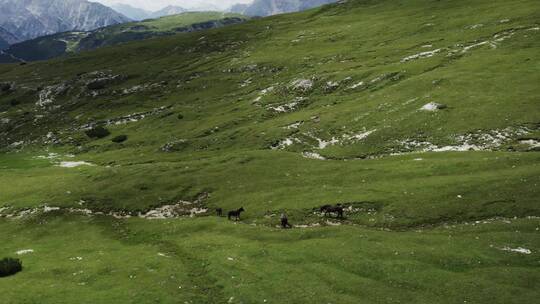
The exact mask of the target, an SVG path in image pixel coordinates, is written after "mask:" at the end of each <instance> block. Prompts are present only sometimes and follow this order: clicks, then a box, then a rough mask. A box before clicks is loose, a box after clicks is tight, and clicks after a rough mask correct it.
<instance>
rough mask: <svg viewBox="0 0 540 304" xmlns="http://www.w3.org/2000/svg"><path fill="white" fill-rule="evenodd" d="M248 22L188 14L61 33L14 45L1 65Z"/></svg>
mask: <svg viewBox="0 0 540 304" xmlns="http://www.w3.org/2000/svg"><path fill="white" fill-rule="evenodd" d="M248 19H249V18H248V17H244V16H242V15H239V14H233V13H223V12H186V13H182V14H178V15H173V16H166V17H161V18H157V19H146V20H144V21H139V22H127V23H123V24H116V25H111V26H108V27H103V28H99V29H96V30H93V31H88V32H85V31H72V32H62V33H57V34H53V35H48V36H43V37H38V38H35V39H31V40H27V41H23V42H20V43H16V44H13V45H11V46H9V48H7V49H4V50H3V51H2V53H0V63H8V62H17V61H37V60H46V59H51V58H54V57H59V56H62V55H65V54H72V53H77V52H80V51H88V50H93V49H96V48H100V47H103V46H111V45H117V44H121V43H126V42H131V41H136V40H143V39H148V38H153V37H159V36H169V35H174V34H178V33H185V32H194V31H200V30H206V29H210V28H216V27H222V26H225V25H231V24H237V23H242V22H244V21H246V20H248Z"/></svg>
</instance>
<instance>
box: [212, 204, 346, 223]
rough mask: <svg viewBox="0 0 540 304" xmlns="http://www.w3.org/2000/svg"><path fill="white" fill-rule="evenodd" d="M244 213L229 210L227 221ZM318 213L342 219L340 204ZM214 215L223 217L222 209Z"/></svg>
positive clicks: (239, 210)
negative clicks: (333, 215)
mask: <svg viewBox="0 0 540 304" xmlns="http://www.w3.org/2000/svg"><path fill="white" fill-rule="evenodd" d="M244 211H246V210H245V209H244V207H240V208H239V209H236V210H231V211H229V212H228V213H227V218H228V219H229V220H231V219H234V220H235V221H239V220H240V214H241V213H242V212H244ZM319 211H320V213H322V214H324V216H328V215H330V214H335V215H336V217H337V218H340V219H343V207H342V206H341V204H337V205H324V206H321V207H320V208H319ZM216 215H217V216H223V209H222V208H217V209H216Z"/></svg>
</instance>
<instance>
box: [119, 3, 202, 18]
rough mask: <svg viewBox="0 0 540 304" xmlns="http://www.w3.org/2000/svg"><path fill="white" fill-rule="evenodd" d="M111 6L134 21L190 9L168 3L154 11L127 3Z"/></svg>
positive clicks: (176, 13)
mask: <svg viewBox="0 0 540 304" xmlns="http://www.w3.org/2000/svg"><path fill="white" fill-rule="evenodd" d="M111 8H112V9H114V10H115V11H117V12H118V13H120V14H122V15H124V16H126V17H128V18H130V19H132V20H136V21H140V20H144V19H153V18H159V17H164V16H171V15H178V14H181V13H185V12H188V11H191V10H188V9H185V8H183V7H180V6H174V5H169V6H167V7H164V8H162V9H160V10H159V11H155V12H151V11H147V10H144V9H142V8H137V7H133V6H131V5H129V4H114V5H111Z"/></svg>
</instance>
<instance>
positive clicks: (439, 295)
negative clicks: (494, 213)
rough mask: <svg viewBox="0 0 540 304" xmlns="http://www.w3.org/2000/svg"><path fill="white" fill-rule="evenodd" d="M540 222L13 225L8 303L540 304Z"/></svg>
mask: <svg viewBox="0 0 540 304" xmlns="http://www.w3.org/2000/svg"><path fill="white" fill-rule="evenodd" d="M539 227H540V219H538V218H529V219H526V218H524V219H511V220H496V221H490V222H485V223H483V222H481V221H480V222H478V223H469V224H458V225H452V226H437V227H433V228H429V229H411V230H407V231H401V232H397V231H384V230H379V229H368V228H364V227H353V226H341V227H318V228H309V229H292V230H286V231H285V230H279V229H273V228H269V227H261V226H251V225H246V224H242V223H238V224H233V223H230V222H227V221H226V220H225V219H219V218H214V217H207V218H197V219H177V220H154V221H148V220H142V219H130V220H119V219H113V218H111V217H95V218H93V217H84V216H65V215H64V216H62V215H58V214H56V215H54V214H49V215H43V216H39V217H36V218H32V219H28V220H1V221H0V228H1V230H2V232H3V238H4V241H3V244H4V245H3V246H2V248H1V250H0V254H1V255H14V254H15V253H16V252H18V251H19V253H20V254H21V255H20V256H19V257H20V258H22V259H23V261H24V266H25V270H24V271H23V272H22V273H20V274H18V275H16V276H13V277H10V278H5V279H2V280H1V281H0V289H1V290H2V293H1V294H0V301H1V302H2V303H6V304H10V303H534V302H535V301H536V299H538V295H539V294H538V288H537V287H538V285H539V284H540V272H539V271H538V270H539V269H538V267H539V265H538V257H539V255H538V252H539V250H540V239H539V238H538V229H539Z"/></svg>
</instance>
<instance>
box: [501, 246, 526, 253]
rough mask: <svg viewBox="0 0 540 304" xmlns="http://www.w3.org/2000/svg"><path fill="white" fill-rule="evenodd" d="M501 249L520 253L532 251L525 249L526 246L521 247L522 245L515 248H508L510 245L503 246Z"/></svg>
mask: <svg viewBox="0 0 540 304" xmlns="http://www.w3.org/2000/svg"><path fill="white" fill-rule="evenodd" d="M501 250H502V251H508V252H516V253H521V254H531V253H532V251H531V250H529V249H527V248H523V247H517V248H510V247H503V248H501Z"/></svg>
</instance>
